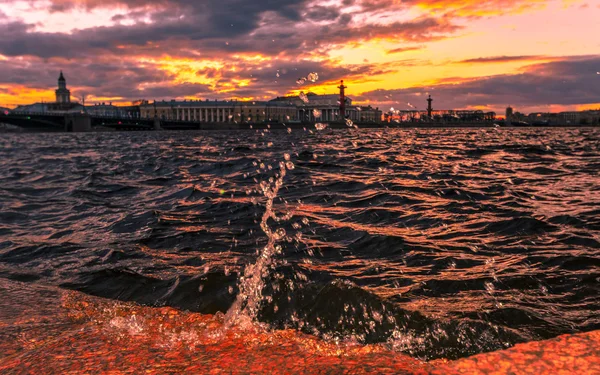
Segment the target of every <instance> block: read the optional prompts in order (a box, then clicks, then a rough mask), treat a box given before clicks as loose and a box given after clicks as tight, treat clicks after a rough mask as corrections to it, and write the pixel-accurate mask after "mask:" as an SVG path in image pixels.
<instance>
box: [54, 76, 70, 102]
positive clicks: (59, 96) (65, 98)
mask: <svg viewBox="0 0 600 375" xmlns="http://www.w3.org/2000/svg"><path fill="white" fill-rule="evenodd" d="M54 92H55V93H56V103H57V104H68V103H71V91H69V90H68V89H67V80H66V79H65V77H64V76H63V72H62V70H61V71H60V76H59V77H58V89H57V90H56V91H54Z"/></svg>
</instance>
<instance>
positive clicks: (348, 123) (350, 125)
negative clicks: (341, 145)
mask: <svg viewBox="0 0 600 375" xmlns="http://www.w3.org/2000/svg"><path fill="white" fill-rule="evenodd" d="M346 126H348V127H350V128H351V127H353V126H354V122H352V120H350V119H349V118H347V119H346Z"/></svg>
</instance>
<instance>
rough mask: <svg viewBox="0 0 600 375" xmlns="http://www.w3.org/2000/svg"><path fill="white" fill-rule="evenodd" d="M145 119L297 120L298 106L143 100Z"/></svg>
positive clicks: (271, 103) (212, 120) (263, 102)
mask: <svg viewBox="0 0 600 375" xmlns="http://www.w3.org/2000/svg"><path fill="white" fill-rule="evenodd" d="M140 115H141V117H142V118H154V117H155V116H157V117H159V118H161V119H166V120H181V121H198V122H264V121H278V122H286V121H297V120H298V118H297V117H296V107H295V106H294V105H292V104H289V103H285V102H284V103H277V102H265V101H237V100H230V101H227V100H214V101H209V100H208V99H207V100H205V101H202V100H171V101H164V100H163V101H160V102H159V101H155V102H152V103H150V102H148V101H143V102H142V103H141V104H140Z"/></svg>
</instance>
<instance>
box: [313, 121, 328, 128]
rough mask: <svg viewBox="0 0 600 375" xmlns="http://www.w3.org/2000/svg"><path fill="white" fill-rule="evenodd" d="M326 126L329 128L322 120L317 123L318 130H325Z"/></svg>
mask: <svg viewBox="0 0 600 375" xmlns="http://www.w3.org/2000/svg"><path fill="white" fill-rule="evenodd" d="M326 128H327V124H322V123H320V122H317V123H316V124H315V129H317V130H325V129H326Z"/></svg>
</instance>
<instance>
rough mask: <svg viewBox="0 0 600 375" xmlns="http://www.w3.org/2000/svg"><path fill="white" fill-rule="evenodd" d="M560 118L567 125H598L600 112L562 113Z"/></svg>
mask: <svg viewBox="0 0 600 375" xmlns="http://www.w3.org/2000/svg"><path fill="white" fill-rule="evenodd" d="M558 116H559V117H560V118H561V119H562V120H563V121H564V123H565V124H572V125H598V124H599V123H600V110H588V111H579V112H574V111H570V112H561V113H559V114H558Z"/></svg>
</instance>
